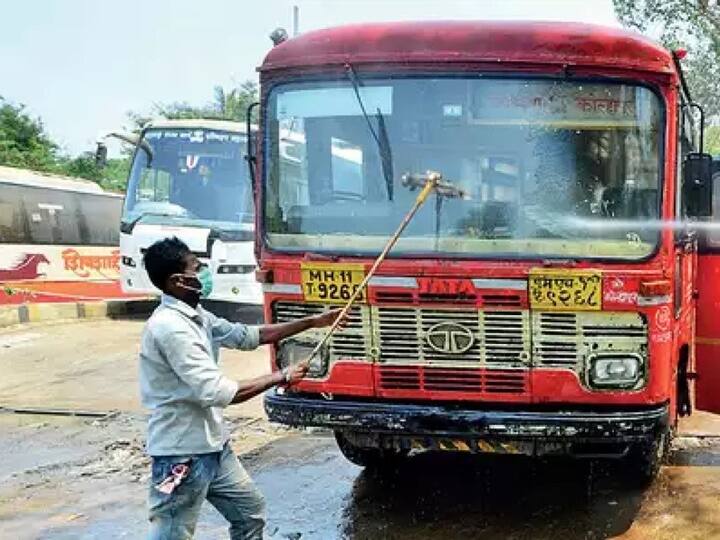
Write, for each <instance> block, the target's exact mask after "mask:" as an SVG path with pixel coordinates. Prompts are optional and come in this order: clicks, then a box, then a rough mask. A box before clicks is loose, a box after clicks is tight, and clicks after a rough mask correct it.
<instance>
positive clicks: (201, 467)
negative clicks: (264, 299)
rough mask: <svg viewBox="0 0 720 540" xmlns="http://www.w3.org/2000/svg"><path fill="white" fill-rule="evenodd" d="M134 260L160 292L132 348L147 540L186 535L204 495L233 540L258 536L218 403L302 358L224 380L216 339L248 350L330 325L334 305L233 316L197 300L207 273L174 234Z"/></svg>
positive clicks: (256, 514) (298, 371)
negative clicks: (144, 418) (300, 315)
mask: <svg viewBox="0 0 720 540" xmlns="http://www.w3.org/2000/svg"><path fill="white" fill-rule="evenodd" d="M143 261H144V264H145V269H146V270H147V273H148V275H149V277H150V280H151V281H152V282H153V284H154V285H155V286H156V287H157V288H158V289H160V290H161V291H162V292H163V295H162V300H161V304H160V306H159V307H158V308H157V309H156V310H155V312H154V313H153V314H152V316H151V317H150V319H149V320H148V322H147V324H146V326H145V330H144V333H143V337H142V348H141V352H140V392H141V396H142V401H143V405H144V406H145V407H147V408H148V409H150V419H149V421H148V434H147V450H148V453H149V454H150V456H152V478H151V482H150V494H149V519H150V538H151V539H152V540H161V539H162V540H181V539H187V538H192V535H193V532H194V530H195V525H196V523H197V519H198V514H199V512H200V507H201V505H202V502H203V500H204V499H207V500H208V501H209V502H210V503H211V504H212V505H213V506H214V507H215V508H217V510H218V511H219V512H220V513H221V514H222V515H223V516H224V517H225V518H226V519H227V520H228V521H229V522H230V537H231V538H232V539H233V540H239V539H256V538H262V531H263V528H264V524H265V517H264V514H265V504H264V500H263V497H262V495H261V494H260V493H259V492H258V490H257V488H256V487H255V485H254V484H253V482H252V480H251V479H250V477H249V476H248V474H247V473H246V472H245V470H244V469H243V467H242V466H241V465H240V463H239V461H238V459H237V457H236V456H235V454H234V453H233V451H232V448H231V447H230V445H229V443H228V439H229V437H228V434H227V433H226V432H225V431H224V429H223V425H222V409H223V408H224V407H227V406H228V405H231V404H233V403H240V402H243V401H246V400H248V399H250V398H252V397H254V396H256V395H258V394H260V393H261V392H264V391H265V390H267V389H268V388H271V387H273V386H276V385H279V384H286V385H292V384H294V383H296V382H297V381H299V380H300V379H302V378H303V377H304V376H305V374H306V373H307V369H308V366H307V363H301V364H299V365H296V366H293V367H289V368H286V369H285V370H284V371H282V372H277V373H272V374H268V375H263V376H261V377H257V378H255V379H251V380H244V381H233V380H231V379H229V378H227V377H225V376H224V375H223V374H222V373H221V372H220V369H219V368H218V351H219V347H220V346H223V347H228V348H234V349H245V350H249V349H255V348H256V347H257V346H258V345H262V344H265V343H275V342H277V341H280V340H282V339H284V338H286V337H288V336H292V335H294V334H297V333H299V332H302V331H303V330H307V329H308V328H320V327H324V326H328V325H330V324H332V322H333V321H334V319H335V317H337V316H338V311H337V310H334V311H329V312H326V313H324V314H322V315H318V316H315V317H308V318H305V319H300V320H298V321H293V322H289V323H284V324H273V325H265V326H260V327H253V326H245V325H243V324H233V323H230V322H228V321H226V320H225V319H221V318H219V317H216V316H214V315H213V314H212V313H209V312H207V311H205V310H204V309H203V308H202V307H201V306H200V305H199V300H200V298H201V297H203V296H207V295H208V294H210V291H211V289H212V281H211V278H212V274H210V272H209V271H208V269H207V267H206V266H205V265H203V264H201V263H200V262H199V261H198V259H197V258H196V257H195V255H193V254H192V253H191V252H190V250H189V249H188V247H187V246H186V245H185V244H184V243H183V242H182V241H180V240H178V239H177V238H167V239H165V240H161V241H159V242H156V243H155V244H153V245H152V246H150V247H149V248H148V250H147V252H146V253H145V256H144V258H143Z"/></svg>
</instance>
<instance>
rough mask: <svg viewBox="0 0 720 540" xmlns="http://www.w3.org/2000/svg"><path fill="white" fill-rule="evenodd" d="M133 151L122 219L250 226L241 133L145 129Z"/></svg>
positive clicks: (250, 202) (231, 227)
mask: <svg viewBox="0 0 720 540" xmlns="http://www.w3.org/2000/svg"><path fill="white" fill-rule="evenodd" d="M143 141H144V142H145V143H147V144H142V143H141V145H140V147H139V148H138V150H137V151H136V152H135V159H134V161H133V165H132V168H131V170H130V179H129V182H128V187H127V195H126V198H125V209H124V215H123V221H125V222H132V221H135V220H137V219H140V218H142V219H143V221H144V222H148V223H166V222H171V223H172V224H174V225H190V226H199V227H212V228H216V229H220V230H229V231H232V230H242V229H247V228H249V227H251V226H252V222H253V219H254V218H253V215H254V212H253V200H252V186H251V184H250V181H249V178H248V171H247V163H246V162H245V158H244V155H245V141H246V138H245V135H243V134H239V133H232V132H227V131H216V130H209V129H199V128H198V129H174V128H172V129H171V128H163V129H159V128H158V129H150V130H147V131H146V132H145V134H144V137H143Z"/></svg>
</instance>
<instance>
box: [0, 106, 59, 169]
mask: <svg viewBox="0 0 720 540" xmlns="http://www.w3.org/2000/svg"><path fill="white" fill-rule="evenodd" d="M57 154H58V146H57V145H56V144H55V143H54V142H53V141H52V140H51V139H50V136H49V135H48V134H47V133H45V128H44V126H43V124H42V122H41V121H40V120H39V119H35V118H31V117H30V115H28V114H27V113H26V112H25V107H24V106H23V105H15V104H13V103H10V102H8V101H6V100H5V99H3V98H2V97H0V165H6V166H9V167H19V168H25V169H35V170H39V171H46V172H54V171H55V167H56V161H57Z"/></svg>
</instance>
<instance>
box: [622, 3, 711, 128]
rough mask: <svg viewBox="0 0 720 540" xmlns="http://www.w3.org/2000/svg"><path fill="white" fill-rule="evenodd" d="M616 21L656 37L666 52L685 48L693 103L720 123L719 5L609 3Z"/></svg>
mask: <svg viewBox="0 0 720 540" xmlns="http://www.w3.org/2000/svg"><path fill="white" fill-rule="evenodd" d="M613 3H614V6H615V12H616V14H617V16H618V19H620V22H622V24H624V25H625V26H627V27H629V28H633V29H635V30H638V31H640V32H643V33H653V34H654V35H659V39H660V41H661V43H662V44H663V45H665V46H666V47H668V48H670V49H676V48H686V49H687V50H688V53H689V54H688V57H687V58H686V59H685V60H683V62H682V64H683V68H684V72H685V75H686V78H687V81H688V86H689V87H690V92H691V94H692V97H693V100H694V101H696V102H698V103H700V104H701V105H702V106H703V108H704V109H705V112H706V114H707V116H708V118H709V119H710V120H711V121H714V122H717V121H720V92H718V86H717V81H718V80H720V4H719V3H718V2H712V1H711V0H613Z"/></svg>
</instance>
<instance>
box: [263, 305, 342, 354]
mask: <svg viewBox="0 0 720 540" xmlns="http://www.w3.org/2000/svg"><path fill="white" fill-rule="evenodd" d="M340 311H341V310H340V309H332V310H330V311H326V312H325V313H321V314H320V315H314V316H311V317H305V318H304V319H298V320H297V321H290V322H286V323H278V324H266V325H264V326H261V327H260V344H261V345H265V344H267V343H277V342H278V341H282V340H283V339H285V338H287V337H290V336H294V335H295V334H299V333H300V332H304V331H305V330H308V329H310V328H324V327H326V326H330V325H331V324H333V323H334V322H335V319H337V317H338V315H340Z"/></svg>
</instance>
